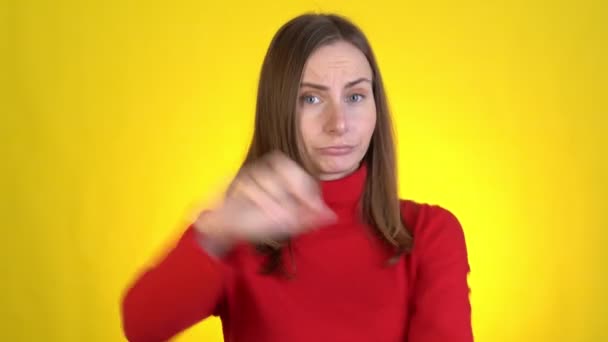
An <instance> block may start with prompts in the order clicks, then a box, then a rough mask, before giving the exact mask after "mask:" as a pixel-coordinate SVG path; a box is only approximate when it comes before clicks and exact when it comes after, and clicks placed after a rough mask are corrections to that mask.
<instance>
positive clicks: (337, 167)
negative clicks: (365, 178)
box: [297, 42, 376, 180]
mask: <svg viewBox="0 0 608 342" xmlns="http://www.w3.org/2000/svg"><path fill="white" fill-rule="evenodd" d="M297 115H298V118H299V120H300V122H299V124H300V134H301V137H302V143H303V148H304V150H305V152H306V153H307V155H308V157H309V158H310V160H311V161H312V164H313V165H312V166H313V167H314V168H315V170H313V171H314V172H316V173H317V174H318V176H319V178H320V179H322V180H332V179H338V178H342V177H344V176H346V175H348V174H349V173H351V172H353V171H354V170H356V169H357V168H358V167H359V164H360V163H361V160H362V159H363V156H364V155H365V153H366V152H367V148H368V146H369V143H370V140H371V137H372V133H373V131H374V127H375V126H376V103H375V101H374V94H373V91H372V69H371V67H370V65H369V63H368V62H367V59H366V58H365V55H363V53H362V52H361V51H360V50H359V49H357V48H356V47H354V46H353V45H351V44H349V43H347V42H336V43H333V44H331V45H326V46H323V47H321V48H319V49H318V50H316V51H315V52H314V53H313V54H312V55H311V56H310V57H309V58H308V61H307V62H306V65H305V66H304V72H303V74H302V83H301V84H300V93H299V96H298V105H297Z"/></svg>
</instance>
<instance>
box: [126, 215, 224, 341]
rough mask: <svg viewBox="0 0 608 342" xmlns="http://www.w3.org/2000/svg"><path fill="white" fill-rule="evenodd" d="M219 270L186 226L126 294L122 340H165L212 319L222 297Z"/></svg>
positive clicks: (196, 237) (216, 261) (198, 236)
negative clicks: (171, 245) (181, 234)
mask: <svg viewBox="0 0 608 342" xmlns="http://www.w3.org/2000/svg"><path fill="white" fill-rule="evenodd" d="M222 267H223V265H222V264H221V262H220V261H218V260H217V259H216V258H215V257H213V256H211V254H210V252H207V251H206V250H205V249H204V248H203V247H201V241H200V233H199V232H198V231H197V230H196V229H195V228H194V227H193V226H191V227H189V228H188V230H187V231H186V232H185V233H184V235H183V236H182V238H181V239H180V240H179V242H178V243H177V245H176V246H175V248H173V250H171V251H170V252H169V253H168V255H167V256H166V257H165V258H164V259H163V260H162V261H161V262H160V263H158V264H157V265H155V266H154V267H153V268H151V269H149V270H147V271H146V272H145V273H143V274H142V275H141V276H140V277H139V278H138V279H137V280H136V281H135V283H134V284H133V285H132V286H131V288H130V289H129V290H128V291H127V292H126V295H125V296H124V298H123V302H122V321H123V329H124V333H125V335H126V337H127V339H128V340H129V341H131V342H152V341H166V340H168V339H169V338H171V337H172V336H174V335H176V334H178V333H179V332H181V331H183V330H185V329H186V328H188V327H190V326H192V325H194V324H195V323H197V322H199V321H201V320H203V319H205V318H207V317H208V316H210V315H212V314H213V313H214V311H215V310H216V307H217V306H218V305H219V303H220V301H221V297H222V295H223V282H224V275H223V271H222Z"/></svg>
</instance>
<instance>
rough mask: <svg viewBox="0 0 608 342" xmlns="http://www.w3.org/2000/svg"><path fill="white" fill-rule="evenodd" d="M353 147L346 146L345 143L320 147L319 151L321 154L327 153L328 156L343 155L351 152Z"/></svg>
mask: <svg viewBox="0 0 608 342" xmlns="http://www.w3.org/2000/svg"><path fill="white" fill-rule="evenodd" d="M353 148H354V147H353V146H346V145H340V146H328V147H323V148H320V149H319V151H320V152H321V154H324V155H328V156H343V155H346V154H349V153H351V152H352V151H353Z"/></svg>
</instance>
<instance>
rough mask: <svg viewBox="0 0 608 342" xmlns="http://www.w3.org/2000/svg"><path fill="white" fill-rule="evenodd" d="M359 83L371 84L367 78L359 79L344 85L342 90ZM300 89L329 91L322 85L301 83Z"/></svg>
mask: <svg viewBox="0 0 608 342" xmlns="http://www.w3.org/2000/svg"><path fill="white" fill-rule="evenodd" d="M361 82H369V83H371V82H372V81H371V80H370V79H369V78H366V77H361V78H358V79H356V80H354V81H350V82H348V83H346V85H345V86H344V89H348V88H352V87H354V86H356V85H357V84H359V83H361ZM302 87H310V88H314V89H318V90H322V91H327V90H329V87H328V86H325V85H322V84H316V83H311V82H302V83H300V88H302Z"/></svg>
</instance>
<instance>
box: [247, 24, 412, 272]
mask: <svg viewBox="0 0 608 342" xmlns="http://www.w3.org/2000/svg"><path fill="white" fill-rule="evenodd" d="M337 41H345V42H348V43H350V44H352V45H354V46H355V47H357V48H358V49H359V50H361V52H362V53H363V54H364V55H365V57H366V58H367V61H368V62H369V64H370V66H371V69H372V73H373V75H372V78H373V79H372V89H373V93H374V100H375V103H376V116H377V118H376V127H375V129H374V132H373V134H372V138H371V142H370V145H369V149H368V151H367V153H366V155H365V157H364V158H363V162H364V163H366V164H367V170H368V171H367V179H366V183H365V189H364V193H363V197H362V203H361V211H362V212H361V217H362V218H363V220H364V222H366V223H367V224H369V225H371V226H373V227H374V228H375V229H376V231H377V232H378V234H379V237H380V238H381V239H383V240H384V241H385V242H386V243H387V244H388V245H389V246H391V247H392V248H394V251H395V257H394V258H392V261H394V260H396V259H397V258H398V257H399V256H400V255H401V254H403V253H404V252H407V251H409V250H410V249H411V247H412V243H413V239H412V236H411V234H410V232H409V231H408V229H406V227H405V224H404V222H403V220H402V217H401V212H400V204H399V196H398V193H397V176H396V174H397V170H396V163H395V147H394V141H393V140H394V138H393V129H392V124H391V118H390V113H389V108H388V102H387V99H386V94H385V91H384V86H383V83H382V77H381V75H380V70H379V68H378V65H377V63H376V59H375V57H374V54H373V52H372V49H371V46H370V44H369V42H368V41H367V38H366V37H365V35H364V34H363V32H362V31H361V30H360V29H359V28H358V27H357V26H356V25H354V24H353V23H352V22H350V21H349V20H348V19H346V18H344V17H341V16H338V15H335V14H303V15H300V16H298V17H296V18H294V19H292V20H290V21H288V22H287V23H286V24H284V25H283V26H282V27H281V28H280V29H279V30H278V32H277V33H276V34H275V36H274V38H273V39H272V42H271V43H270V47H269V48H268V51H267V53H266V57H265V58H264V63H263V65H262V70H261V73H260V79H259V85H258V95H257V105H256V115H255V128H254V133H253V140H252V142H251V145H250V147H249V151H248V153H247V156H246V158H245V162H244V165H245V164H248V163H250V162H253V161H255V160H256V159H258V158H260V157H261V156H263V155H265V154H266V153H269V152H271V151H274V150H278V151H281V152H283V153H285V154H286V155H287V156H289V157H290V158H292V159H293V160H294V161H296V162H298V163H299V164H300V165H302V166H303V167H304V168H306V169H309V168H308V167H307V165H310V164H309V161H308V160H307V156H306V155H305V153H304V152H303V151H302V150H303V149H301V148H300V146H301V143H300V138H299V127H298V120H297V117H296V104H297V97H298V92H299V88H300V81H301V77H302V73H303V70H304V65H305V63H306V61H307V60H308V57H309V56H310V55H311V54H312V53H313V52H314V51H315V50H316V49H318V48H319V47H321V46H324V45H328V44H332V43H335V42H337ZM283 245H284V244H282V243H280V242H279V243H277V242H269V243H265V244H262V245H260V246H258V249H259V250H260V251H262V252H264V253H267V254H268V256H269V257H268V262H267V265H266V267H265V271H266V272H274V271H275V270H277V268H281V267H282V263H281V249H282V248H281V247H282V246H283Z"/></svg>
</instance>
